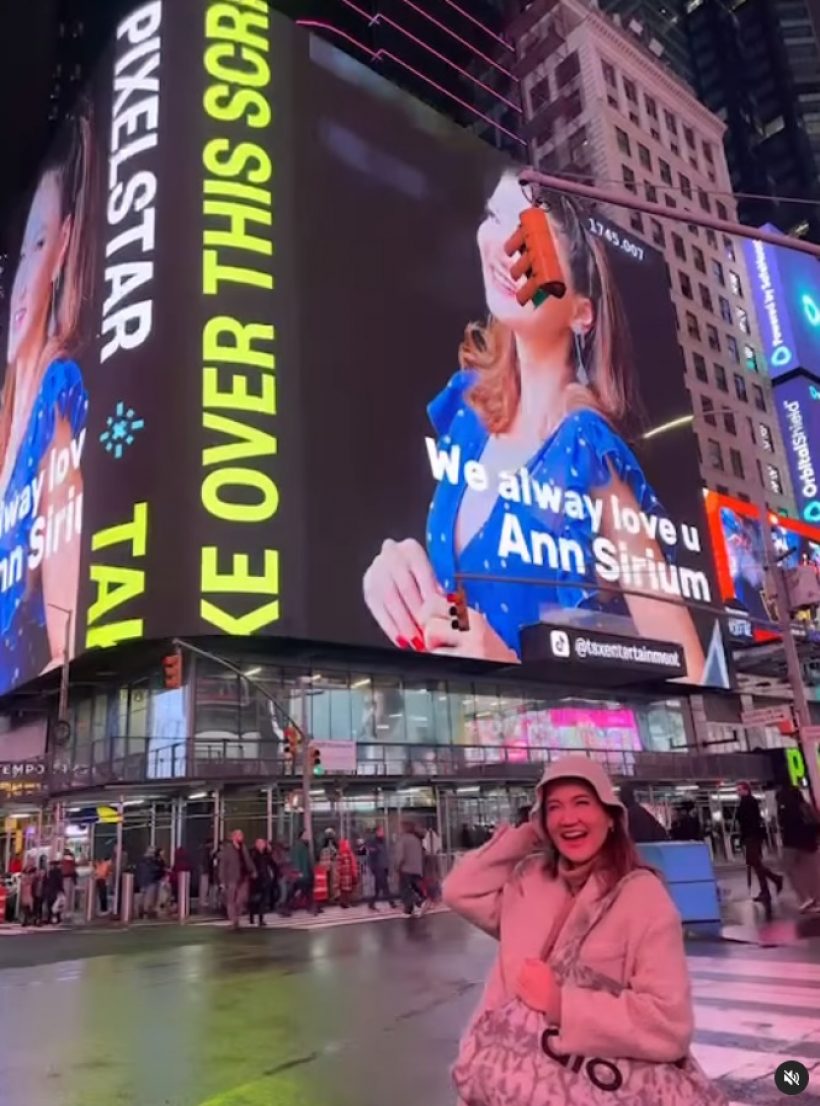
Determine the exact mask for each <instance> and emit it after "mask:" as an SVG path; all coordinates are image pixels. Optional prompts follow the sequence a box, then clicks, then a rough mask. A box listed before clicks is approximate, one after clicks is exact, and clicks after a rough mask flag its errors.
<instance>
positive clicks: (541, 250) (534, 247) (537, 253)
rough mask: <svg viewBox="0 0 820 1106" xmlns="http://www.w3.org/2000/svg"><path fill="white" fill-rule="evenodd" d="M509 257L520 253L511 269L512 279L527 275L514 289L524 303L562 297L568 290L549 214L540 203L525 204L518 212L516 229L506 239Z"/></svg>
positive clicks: (538, 305)
mask: <svg viewBox="0 0 820 1106" xmlns="http://www.w3.org/2000/svg"><path fill="white" fill-rule="evenodd" d="M504 250H505V251H506V253H507V256H508V257H512V255H513V254H514V253H517V254H520V256H519V258H518V260H517V261H516V262H515V264H514V265H513V267H512V269H511V270H510V272H511V274H512V277H513V279H514V280H520V278H521V277H526V278H527V279H526V282H525V283H524V284H523V285H522V286H521V287H520V288H519V289H518V291H517V292H516V293H515V298H516V299H517V300H518V302H519V303H520V304H521V305H522V306H523V305H524V304H526V303H529V302H530V301H532V303H533V304H534V305H535V306H536V307H540V306H541V304H542V303H543V302H544V300H545V299H546V298H547V296H555V297H556V298H557V299H559V300H560V299H561V298H562V297H563V295H564V293H565V292H566V290H567V286H566V282H565V280H564V274H563V272H562V271H561V262H560V261H559V260H558V251H557V249H556V247H555V238H554V237H553V233H552V227H551V226H550V221H549V217H548V215H547V213H546V211H545V210H544V209H543V208H542V207H528V208H527V209H526V210H525V211H522V212H521V215H520V216H519V224H518V230H517V231H516V232H515V234H513V236H512V237H511V238H510V239H509V240H508V241H507V242H506V243H505V245H504Z"/></svg>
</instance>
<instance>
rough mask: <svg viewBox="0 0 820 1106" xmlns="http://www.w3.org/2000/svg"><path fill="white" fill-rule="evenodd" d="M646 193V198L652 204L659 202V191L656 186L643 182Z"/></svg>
mask: <svg viewBox="0 0 820 1106" xmlns="http://www.w3.org/2000/svg"><path fill="white" fill-rule="evenodd" d="M643 187H644V191H645V192H646V198H647V200H649V202H650V203H651V204H656V203H657V202H658V190H657V188H656V187H655V185H654V184H650V183H649V181H648V180H647V181H644V182H643Z"/></svg>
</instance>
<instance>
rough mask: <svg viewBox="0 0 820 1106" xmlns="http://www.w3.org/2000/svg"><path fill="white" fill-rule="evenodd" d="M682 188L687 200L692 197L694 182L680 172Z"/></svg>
mask: <svg viewBox="0 0 820 1106" xmlns="http://www.w3.org/2000/svg"><path fill="white" fill-rule="evenodd" d="M680 190H681V192H682V193H683V194H684V196H685V197H686V199H687V200H691V199H692V182H691V181H690V180H689V178H688V177H686V176H684V175H683V173H681V174H680Z"/></svg>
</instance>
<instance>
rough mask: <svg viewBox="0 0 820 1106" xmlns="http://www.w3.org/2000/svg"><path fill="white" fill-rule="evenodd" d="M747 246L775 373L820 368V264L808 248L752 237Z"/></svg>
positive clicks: (769, 361) (759, 315)
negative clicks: (803, 250)
mask: <svg viewBox="0 0 820 1106" xmlns="http://www.w3.org/2000/svg"><path fill="white" fill-rule="evenodd" d="M763 229H764V230H768V231H772V232H775V233H777V227H773V226H770V225H767V226H765V227H764V228H763ZM743 248H744V252H745V254H746V264H747V266H748V270H749V277H750V280H751V281H752V295H753V298H754V304H755V310H756V313H757V319H758V325H759V327H760V333H761V337H762V340H763V353H764V356H765V358H766V363H767V364H768V366H769V373H770V374H771V376H772V377H774V378H777V377H779V376H782V375H783V374H784V373H788V372H791V371H792V370H793V369H799V368H802V369H807V370H808V371H809V372H816V373H820V265H818V262H817V261H816V260H815V259H814V258H813V257H809V256H808V254H804V253H799V252H797V251H796V250H790V249H786V248H784V247H782V246H770V245H767V244H766V243H763V242H758V241H755V240H751V239H746V240H744V245H743Z"/></svg>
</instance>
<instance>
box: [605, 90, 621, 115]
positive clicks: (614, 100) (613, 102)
mask: <svg viewBox="0 0 820 1106" xmlns="http://www.w3.org/2000/svg"><path fill="white" fill-rule="evenodd" d="M606 102H607V103H608V104H609V106H610V107H611V108H615V109H616V111H617V110H619V109H620V107H621V105H620V104H619V103H618V97H617V96H614V95H613V94H612V93H611V92H610V94H609V95H608V96H607V98H606Z"/></svg>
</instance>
